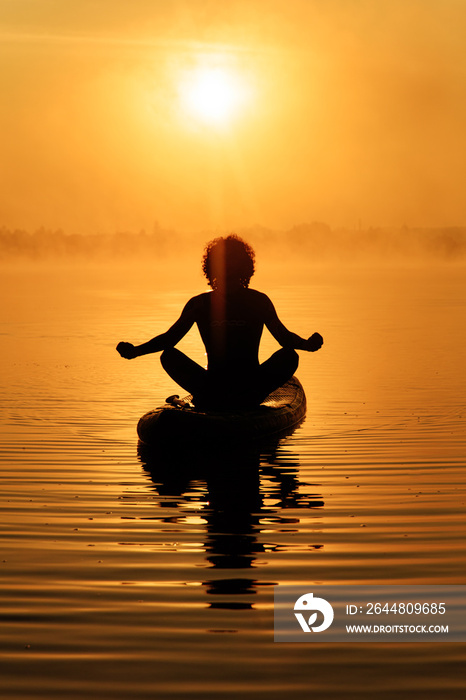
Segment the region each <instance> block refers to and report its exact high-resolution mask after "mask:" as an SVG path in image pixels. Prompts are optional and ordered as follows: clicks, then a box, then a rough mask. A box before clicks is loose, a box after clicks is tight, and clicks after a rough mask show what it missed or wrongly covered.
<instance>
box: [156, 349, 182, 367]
mask: <svg viewBox="0 0 466 700" xmlns="http://www.w3.org/2000/svg"><path fill="white" fill-rule="evenodd" d="M180 354H181V353H180V351H179V350H176V348H167V349H166V350H164V351H163V353H162V354H161V355H160V362H161V363H162V367H163V368H164V370H165V371H167V370H168V368H170V367H173V363H175V362H176V361H177V360H178V357H179V355H180Z"/></svg>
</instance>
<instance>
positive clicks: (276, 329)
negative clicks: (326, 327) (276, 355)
mask: <svg viewBox="0 0 466 700" xmlns="http://www.w3.org/2000/svg"><path fill="white" fill-rule="evenodd" d="M266 299H267V301H266V302H265V319H264V323H265V325H266V327H267V328H268V330H269V331H270V332H271V334H272V335H273V337H274V338H275V340H276V341H277V343H280V345H281V346H282V347H283V348H294V349H295V350H307V351H308V352H315V351H316V350H319V349H320V348H321V347H322V345H323V342H324V339H323V338H322V336H321V335H320V334H319V333H313V334H312V335H311V337H310V338H308V339H307V340H306V339H305V338H301V336H299V335H297V334H296V333H292V332H291V331H289V330H288V328H287V327H286V326H285V325H284V324H283V323H282V322H281V321H280V319H279V318H278V315H277V312H276V311H275V307H274V305H273V304H272V302H271V301H270V299H269V298H268V297H266Z"/></svg>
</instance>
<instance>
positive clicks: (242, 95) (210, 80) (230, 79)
mask: <svg viewBox="0 0 466 700" xmlns="http://www.w3.org/2000/svg"><path fill="white" fill-rule="evenodd" d="M180 98H181V103H182V106H183V108H184V110H185V111H186V112H187V114H188V115H189V116H190V117H191V118H196V119H197V120H199V121H201V122H204V123H205V124H207V125H211V126H218V127H221V126H226V125H227V124H229V123H230V122H231V121H232V120H233V119H235V117H237V116H238V115H239V113H240V112H241V111H242V109H243V108H244V106H245V105H246V103H247V102H248V99H249V89H248V84H247V82H246V80H244V79H243V78H242V76H241V74H240V73H238V72H234V71H233V70H231V69H227V68H223V67H198V68H196V69H193V70H192V71H191V72H189V73H188V74H186V76H185V77H184V80H182V82H181V84H180Z"/></svg>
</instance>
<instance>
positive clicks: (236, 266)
mask: <svg viewBox="0 0 466 700" xmlns="http://www.w3.org/2000/svg"><path fill="white" fill-rule="evenodd" d="M202 271H203V272H204V275H205V276H206V277H207V280H208V282H209V284H210V286H211V287H212V289H219V288H220V289H225V288H233V287H238V286H239V287H248V286H249V280H250V279H251V277H252V276H253V274H254V251H253V249H252V248H251V246H250V245H248V244H247V243H246V242H245V241H243V240H242V239H241V238H239V236H235V235H234V234H231V235H230V236H227V237H226V238H215V239H214V240H213V241H210V243H208V244H207V245H206V247H205V250H204V256H203V258H202Z"/></svg>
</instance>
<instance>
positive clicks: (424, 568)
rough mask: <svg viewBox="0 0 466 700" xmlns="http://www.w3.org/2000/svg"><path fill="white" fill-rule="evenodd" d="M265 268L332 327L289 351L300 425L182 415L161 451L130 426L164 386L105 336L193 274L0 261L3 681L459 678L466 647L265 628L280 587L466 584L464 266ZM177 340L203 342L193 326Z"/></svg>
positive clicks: (177, 299) (171, 306) (55, 689)
mask: <svg viewBox="0 0 466 700" xmlns="http://www.w3.org/2000/svg"><path fill="white" fill-rule="evenodd" d="M266 267H267V266H266V265H264V269H262V267H261V268H260V269H259V270H258V272H257V275H256V277H254V278H253V280H252V283H251V286H252V287H254V288H257V289H261V290H262V291H264V292H266V293H267V294H269V296H270V297H271V298H272V300H273V301H274V303H275V307H276V309H277V311H278V314H279V316H280V318H281V319H282V321H283V322H284V323H285V325H287V327H289V328H290V330H292V331H295V332H297V333H299V334H301V335H303V336H308V335H311V333H313V332H314V331H319V332H320V333H321V334H322V335H323V336H324V339H325V344H324V346H323V348H322V350H320V351H319V352H318V353H308V354H307V353H300V366H299V369H298V371H297V376H298V377H299V379H300V380H301V382H302V384H303V386H304V388H305V391H306V395H307V400H308V410H307V417H306V420H305V422H304V423H303V424H302V425H301V426H300V427H299V428H298V429H297V430H296V431H295V432H294V433H293V434H292V435H291V436H289V437H287V438H286V439H284V440H282V441H281V442H279V443H278V444H273V443H270V444H268V445H266V446H264V447H263V449H261V450H255V451H254V450H252V451H251V450H241V449H238V448H236V447H235V446H230V447H229V448H228V449H225V450H223V451H222V450H217V451H215V452H212V451H209V450H208V449H207V448H206V450H205V451H199V450H197V451H196V452H193V453H192V455H190V453H189V452H188V453H186V448H187V446H186V445H184V446H183V445H182V441H183V437H182V436H180V443H179V444H173V454H172V455H169V456H167V458H166V460H165V461H164V462H163V463H151V462H150V460H149V461H147V460H146V458H145V457H144V455H140V454H138V443H137V436H136V424H137V421H138V419H139V417H140V416H141V415H142V414H143V413H145V412H146V411H148V410H149V409H151V408H153V407H155V406H156V405H158V404H160V403H163V401H164V399H165V397H166V396H168V395H169V394H173V393H177V387H176V385H174V384H173V382H172V381H171V380H170V379H169V378H168V377H166V376H164V373H163V371H162V369H161V367H160V362H159V359H158V356H155V355H153V356H146V357H142V358H138V359H136V360H133V361H131V362H128V361H125V360H123V359H122V358H120V357H119V355H118V354H117V353H116V352H115V346H116V344H117V342H118V341H120V340H128V341H131V342H134V343H140V342H143V341H145V340H148V339H149V338H151V337H153V336H154V335H157V334H158V333H160V332H162V331H164V330H166V329H167V328H168V326H169V325H171V324H172V323H173V322H174V321H175V320H176V318H177V317H178V315H179V313H180V311H181V309H182V307H183V306H184V303H185V302H186V300H187V299H188V298H189V297H190V296H192V295H194V294H198V293H200V292H202V291H204V290H205V284H204V282H203V280H202V278H201V276H200V274H194V272H193V273H189V274H179V273H178V268H177V263H176V261H174V260H167V261H165V262H164V263H163V264H160V265H159V266H156V265H153V266H150V265H148V264H145V265H141V266H140V267H136V266H135V265H134V264H132V265H128V269H125V268H124V267H123V265H121V264H119V265H117V264H114V265H103V264H102V265H97V264H94V265H84V264H81V265H78V264H77V265H71V264H68V265H65V264H60V265H59V266H56V265H53V264H52V263H50V264H48V263H47V264H45V263H38V264H35V265H34V264H31V265H30V266H28V267H24V266H22V267H21V266H15V265H10V266H4V267H3V268H2V270H1V285H0V291H1V294H2V299H3V304H2V310H1V312H0V313H1V321H2V327H1V334H2V335H1V346H2V378H3V381H2V386H1V389H0V391H1V401H0V411H1V413H0V420H1V432H0V434H1V438H2V441H1V452H0V456H1V467H0V473H1V480H2V491H1V507H2V540H1V546H2V552H1V556H0V566H1V573H2V576H1V595H2V600H1V617H2V625H1V629H0V653H1V665H2V668H1V687H2V697H3V698H5V700H10V699H19V698H21V700H29V699H31V700H32V699H39V698H40V699H43V700H45V699H47V700H50V699H52V698H59V699H65V698H66V699H67V700H78V699H79V700H81V699H84V698H86V699H89V700H92V699H93V698H99V700H120V699H125V700H126V699H128V700H138V699H140V698H141V699H142V698H144V699H145V698H147V699H149V698H151V699H152V698H162V699H165V698H167V699H177V700H181V699H187V700H194V699H196V700H198V699H199V700H201V699H204V698H212V699H217V698H222V699H223V698H232V699H233V698H239V697H241V698H245V699H246V700H249V699H251V700H278V699H281V698H283V699H285V698H286V699H288V698H290V699H291V700H305V699H306V700H307V699H308V698H318V699H319V700H326V699H329V700H330V699H332V700H333V699H340V698H341V699H342V700H343V699H345V700H351V699H352V698H358V700H361V699H364V700H372V699H373V698H374V697H377V698H378V700H386V699H390V700H391V699H392V698H393V699H395V698H397V699H400V698H401V699H403V698H406V699H408V698H409V700H415V699H417V698H419V699H421V698H422V699H423V700H426V699H430V698H439V699H440V698H442V700H444V699H445V700H453V699H456V698H458V699H459V698H464V697H465V694H466V679H465V647H466V645H464V644H448V643H443V644H437V643H435V644H369V643H368V644H312V645H307V644H276V643H274V641H273V586H274V585H277V584H304V585H307V584H312V585H313V586H314V587H315V586H317V585H319V584H349V583H351V584H378V583H379V584H382V583H384V584H386V583H393V584H395V583H397V584H464V583H466V573H465V572H466V553H465V546H464V545H465V518H464V513H465V482H466V476H465V461H466V459H465V458H466V431H465V425H466V401H465V396H466V354H465V347H466V324H465V316H466V313H465V312H466V275H465V269H464V267H459V266H456V265H454V264H451V265H448V264H442V265H440V264H439V265H438V266H435V265H433V266H429V267H427V266H426V267H407V266H404V267H403V266H394V267H390V266H389V265H386V266H385V267H383V268H377V269H371V268H370V267H367V268H356V267H353V268H347V269H345V268H343V267H342V266H341V265H340V266H338V268H337V267H333V266H331V265H329V266H328V267H327V268H324V267H319V268H317V267H316V268H308V269H300V270H298V271H296V270H294V269H293V267H292V266H290V269H289V271H288V273H287V276H286V278H283V276H281V277H280V276H279V275H277V274H274V271H273V270H272V269H270V270H267V269H266ZM196 273H197V271H196ZM179 347H180V348H181V349H183V350H184V351H185V352H187V353H188V354H190V355H191V356H192V357H193V358H194V359H195V360H197V361H198V362H201V363H203V361H204V356H203V348H202V345H201V343H200V340H199V337H198V334H197V330H196V329H193V330H192V331H191V332H190V334H189V335H188V336H187V337H186V338H185V339H184V340H183V341H182V343H180V346H179ZM276 347H277V346H276V344H275V341H274V340H273V339H272V338H271V337H270V336H268V335H267V334H266V333H264V338H263V345H262V358H263V359H265V358H266V357H267V356H268V355H269V354H270V353H271V352H273V351H274V350H275V349H276ZM178 391H179V393H181V394H183V391H182V390H181V391H180V390H178ZM182 448H183V449H182Z"/></svg>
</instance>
